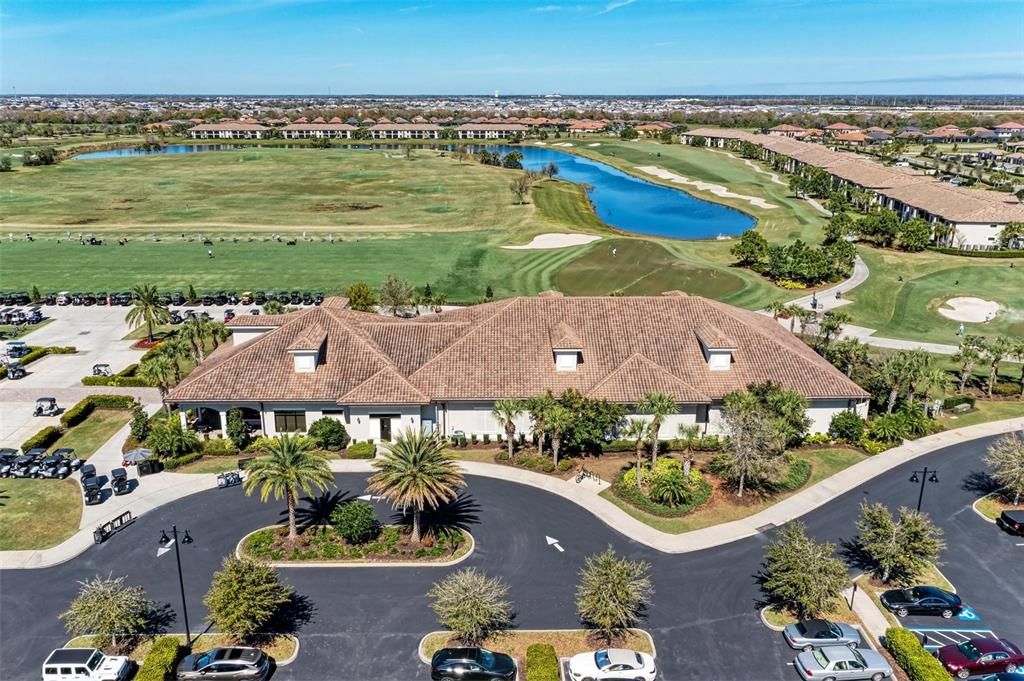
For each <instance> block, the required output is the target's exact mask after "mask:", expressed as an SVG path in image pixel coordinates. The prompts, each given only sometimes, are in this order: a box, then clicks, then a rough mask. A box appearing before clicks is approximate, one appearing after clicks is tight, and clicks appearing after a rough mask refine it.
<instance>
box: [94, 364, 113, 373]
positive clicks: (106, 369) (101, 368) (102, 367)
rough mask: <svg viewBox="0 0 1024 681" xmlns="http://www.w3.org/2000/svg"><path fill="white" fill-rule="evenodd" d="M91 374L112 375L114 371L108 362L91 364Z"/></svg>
mask: <svg viewBox="0 0 1024 681" xmlns="http://www.w3.org/2000/svg"><path fill="white" fill-rule="evenodd" d="M92 375H93V376H113V375H114V372H113V371H112V370H111V368H110V365H109V364H93V365H92Z"/></svg>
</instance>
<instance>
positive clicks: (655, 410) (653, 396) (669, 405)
mask: <svg viewBox="0 0 1024 681" xmlns="http://www.w3.org/2000/svg"><path fill="white" fill-rule="evenodd" d="M636 408H637V411H639V412H640V413H641V414H650V415H651V421H650V423H649V424H648V431H647V432H648V436H649V437H650V440H651V468H652V469H653V468H654V464H656V463H657V462H658V433H659V432H660V431H661V422H662V421H664V420H665V417H666V416H671V415H672V414H675V413H677V412H678V411H679V405H678V404H676V401H675V399H674V398H672V397H670V396H668V395H666V394H665V393H661V392H658V391H656V390H652V391H650V392H648V393H647V394H646V395H644V398H643V399H642V400H640V402H639V403H637V405H636Z"/></svg>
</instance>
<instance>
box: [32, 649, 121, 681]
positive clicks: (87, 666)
mask: <svg viewBox="0 0 1024 681" xmlns="http://www.w3.org/2000/svg"><path fill="white" fill-rule="evenodd" d="M131 672H132V663H131V662H130V661H129V660H128V658H127V657H111V656H108V655H104V654H103V653H102V652H100V651H99V650H96V649H95V648H58V649H57V650H55V651H53V652H52V653H50V656H49V657H47V658H46V662H44V663H43V675H42V681H124V680H125V679H127V678H128V677H129V676H131Z"/></svg>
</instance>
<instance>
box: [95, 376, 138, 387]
mask: <svg viewBox="0 0 1024 681" xmlns="http://www.w3.org/2000/svg"><path fill="white" fill-rule="evenodd" d="M82 385H110V386H114V387H116V388H150V387H152V386H153V384H152V383H151V382H150V381H147V380H146V379H144V378H142V377H141V376H84V377H83V378H82Z"/></svg>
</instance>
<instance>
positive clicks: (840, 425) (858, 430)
mask: <svg viewBox="0 0 1024 681" xmlns="http://www.w3.org/2000/svg"><path fill="white" fill-rule="evenodd" d="M828 434H829V435H831V436H832V437H834V438H835V439H837V440H839V441H840V442H847V443H850V444H854V443H857V442H860V439H861V437H862V436H863V435H864V419H862V418H861V417H860V416H858V415H857V413H856V412H852V411H841V412H839V413H838V414H836V415H834V416H833V417H832V421H831V422H830V423H829V425H828Z"/></svg>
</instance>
